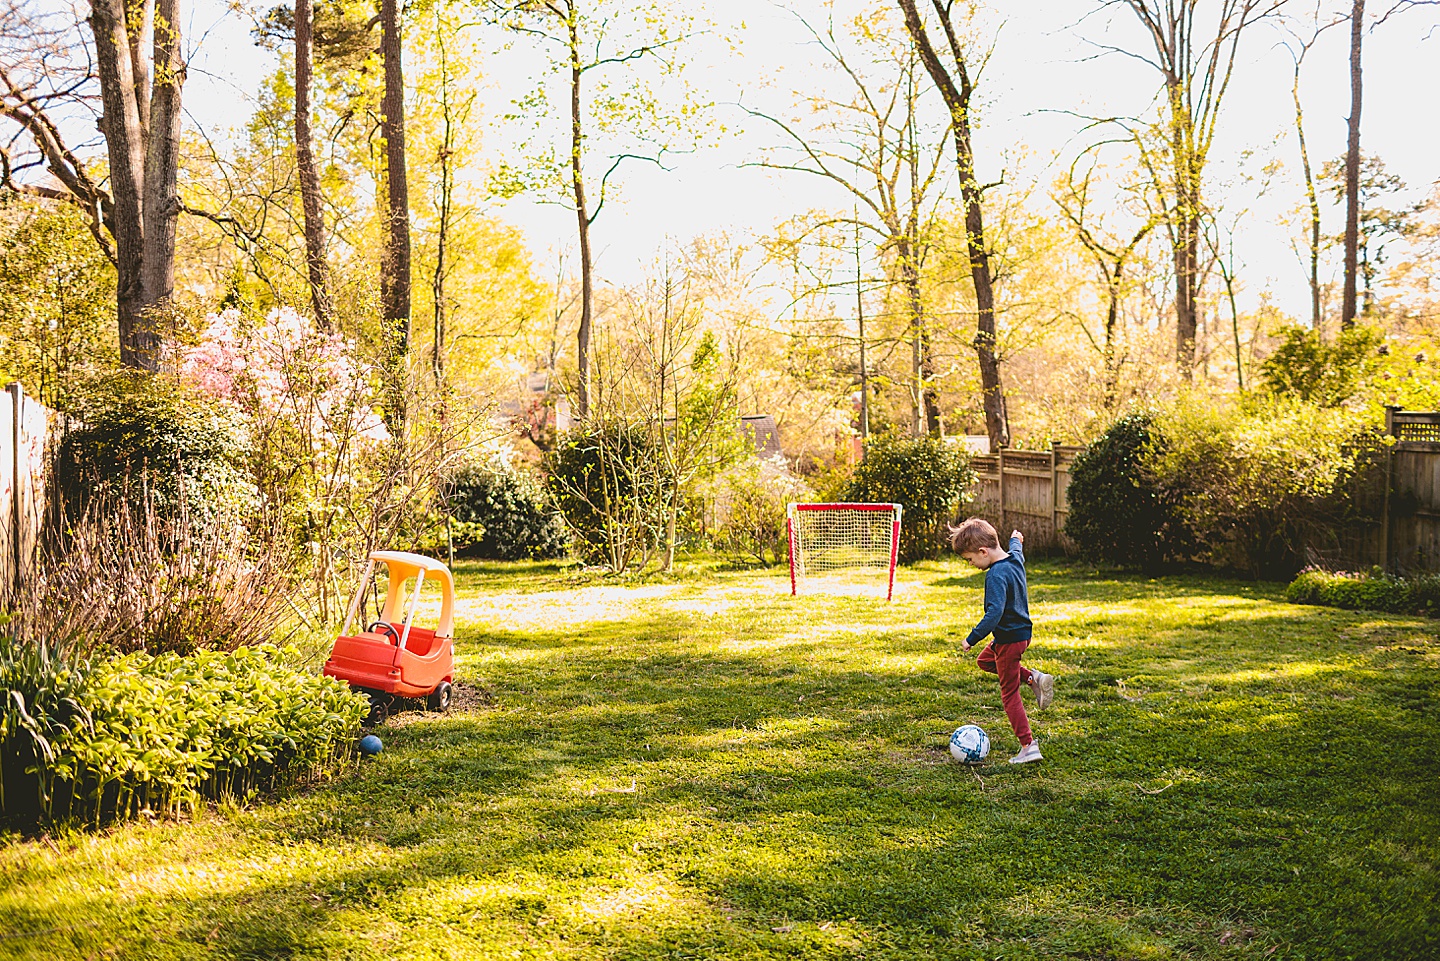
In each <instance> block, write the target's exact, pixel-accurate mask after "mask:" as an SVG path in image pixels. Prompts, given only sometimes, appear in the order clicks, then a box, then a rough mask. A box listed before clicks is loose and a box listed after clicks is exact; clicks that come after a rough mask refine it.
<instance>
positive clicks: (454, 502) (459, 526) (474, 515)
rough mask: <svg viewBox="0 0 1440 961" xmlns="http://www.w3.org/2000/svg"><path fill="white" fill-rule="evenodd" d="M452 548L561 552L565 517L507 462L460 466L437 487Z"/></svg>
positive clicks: (516, 555) (512, 556)
mask: <svg viewBox="0 0 1440 961" xmlns="http://www.w3.org/2000/svg"><path fill="white" fill-rule="evenodd" d="M441 496H442V498H443V503H444V510H446V511H447V512H448V513H449V515H450V519H451V522H450V536H451V539H452V542H453V543H454V545H455V553H456V554H459V555H462V556H465V557H483V558H486V559H489V560H499V561H516V560H528V559H532V558H551V557H563V556H564V555H565V552H566V547H567V545H566V541H567V535H566V531H565V523H564V521H563V520H561V518H560V514H559V512H558V511H556V510H555V508H554V507H553V506H551V505H550V504H549V503H548V501H547V499H546V496H545V491H544V489H543V488H542V487H541V486H540V485H539V484H537V483H536V482H535V481H534V480H532V479H531V478H530V477H529V475H527V474H524V473H521V472H520V471H518V470H516V469H515V468H514V467H512V466H511V465H510V464H509V463H506V462H503V461H496V462H494V463H491V464H487V465H483V466H470V467H465V468H462V469H461V470H459V471H457V472H456V473H454V474H452V475H451V476H450V477H449V478H448V479H447V480H446V482H445V484H444V485H443V487H442V491H441Z"/></svg>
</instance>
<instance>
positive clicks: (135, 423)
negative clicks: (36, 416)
mask: <svg viewBox="0 0 1440 961" xmlns="http://www.w3.org/2000/svg"><path fill="white" fill-rule="evenodd" d="M76 413H77V414H78V417H79V420H80V423H81V426H80V427H79V428H77V429H75V430H72V431H70V432H69V433H68V434H66V435H65V436H64V438H63V439H62V440H61V441H60V444H59V446H58V448H57V450H56V456H55V477H56V481H57V490H58V492H59V493H60V494H61V496H62V498H63V501H64V508H65V511H66V513H67V514H68V515H69V516H72V517H73V516H76V515H79V514H81V513H83V512H84V511H85V509H86V508H87V507H88V506H89V504H90V502H91V500H92V499H93V498H95V497H97V496H99V497H102V498H103V497H116V496H118V497H121V498H123V499H124V500H126V501H127V502H129V503H130V504H131V505H132V506H133V507H134V508H135V509H136V510H145V509H149V507H150V506H151V505H153V506H154V507H155V508H156V509H158V510H159V511H160V512H161V513H162V514H164V515H167V516H169V517H172V518H174V517H177V516H180V515H182V514H183V515H186V516H189V517H191V518H193V519H194V520H195V521H196V522H197V523H204V522H206V521H208V520H210V519H212V518H214V517H216V516H229V517H238V516H240V515H241V514H243V513H244V512H245V511H246V509H247V508H249V507H251V506H252V505H253V504H254V503H255V499H256V493H255V488H254V485H253V484H252V483H251V482H250V480H249V477H248V475H247V474H246V472H245V468H244V457H245V444H246V437H245V434H244V432H243V430H242V429H241V428H240V426H239V424H238V422H237V421H236V420H235V419H234V418H233V417H231V416H229V415H227V414H226V413H225V411H224V409H223V408H222V407H220V406H219V405H216V404H215V403H213V402H208V401H203V400H200V399H199V398H196V397H194V396H192V395H191V394H189V393H188V392H187V391H185V390H184V389H182V388H180V387H177V386H176V385H175V384H174V383H173V382H172V381H170V380H169V379H167V378H161V377H152V376H147V375H139V374H117V375H114V376H112V377H110V378H107V379H105V380H102V381H99V382H97V383H95V384H92V385H90V387H89V388H88V390H87V393H86V394H85V396H84V397H83V398H82V399H80V400H79V401H78V402H77V410H76Z"/></svg>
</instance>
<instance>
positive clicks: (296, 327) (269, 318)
mask: <svg viewBox="0 0 1440 961" xmlns="http://www.w3.org/2000/svg"><path fill="white" fill-rule="evenodd" d="M176 367H177V369H178V371H179V374H180V376H181V377H182V378H183V379H184V380H185V381H187V382H188V383H190V384H192V385H193V386H194V388H195V389H197V390H198V391H200V392H202V393H204V394H205V395H207V396H209V397H213V398H214V399H215V400H216V401H218V402H220V403H223V404H226V405H228V406H231V407H232V408H233V409H235V410H237V411H239V412H240V414H241V415H242V417H243V418H244V420H245V422H246V424H247V426H248V428H249V434H250V450H249V453H248V462H249V466H250V472H251V475H252V477H253V479H254V483H255V486H256V488H257V489H258V491H259V492H260V509H261V513H260V516H259V517H258V518H257V521H258V522H259V524H260V526H262V527H264V528H265V529H267V530H272V531H276V532H285V533H284V536H285V537H286V538H288V540H289V541H290V544H291V546H292V547H295V548H299V547H301V546H302V545H303V547H304V553H306V554H308V555H309V556H310V558H311V562H312V563H307V564H306V565H305V566H306V567H308V568H309V569H310V573H311V575H312V576H313V578H314V585H315V598H314V600H315V601H316V603H317V604H318V612H317V613H319V615H320V616H321V618H322V619H327V618H329V617H330V616H331V615H332V614H333V613H334V605H335V601H336V598H335V596H334V594H335V592H336V590H338V585H339V584H341V583H347V582H348V581H349V580H350V578H351V577H352V576H353V574H354V572H355V568H356V566H357V565H358V564H360V563H362V562H363V559H364V557H365V555H366V554H367V553H368V551H369V550H370V549H372V548H373V547H374V546H375V544H376V543H377V542H378V541H380V540H388V539H389V537H391V536H393V534H391V533H387V532H392V531H393V530H394V529H395V528H396V527H397V524H398V523H399V521H400V520H401V519H403V517H404V516H405V512H406V511H407V510H408V509H409V508H410V501H411V500H412V499H413V498H412V494H411V486H412V485H411V484H410V483H408V482H407V479H406V478H407V475H406V471H405V470H404V463H401V464H400V465H399V466H397V462H396V459H395V458H394V457H393V456H392V455H393V451H392V445H390V444H389V443H388V442H389V441H390V433H389V431H388V430H387V429H386V426H385V423H384V422H383V421H382V420H381V418H380V416H379V414H378V413H377V412H376V410H375V404H376V400H377V393H378V392H377V385H378V383H379V381H380V379H381V376H382V375H381V372H380V371H378V370H377V369H376V368H375V367H374V366H372V365H370V364H366V363H364V362H362V361H361V360H360V359H359V357H358V355H357V350H356V345H355V343H354V342H353V341H351V340H349V339H348V338H346V337H344V336H343V335H341V334H338V333H326V332H323V331H320V330H317V329H316V328H315V325H314V323H313V322H312V321H311V320H310V319H309V318H307V317H305V316H302V315H301V314H299V313H297V312H296V311H294V310H292V309H290V308H288V307H282V308H278V309H275V310H272V311H270V313H269V314H267V315H266V316H265V318H264V319H263V320H262V321H258V322H257V321H253V320H250V319H249V318H246V317H245V316H244V315H242V314H241V312H240V311H238V310H226V311H223V312H221V313H218V314H213V315H211V316H210V318H209V323H208V325H207V327H206V329H205V331H204V333H203V335H202V336H201V338H200V342H199V343H198V344H196V345H194V346H192V347H189V348H187V349H184V350H183V351H181V352H180V354H179V355H178V356H177V357H176Z"/></svg>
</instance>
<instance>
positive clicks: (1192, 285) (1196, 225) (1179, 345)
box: [1168, 77, 1200, 380]
mask: <svg viewBox="0 0 1440 961" xmlns="http://www.w3.org/2000/svg"><path fill="white" fill-rule="evenodd" d="M1168 88H1169V90H1168V93H1169V98H1170V158H1171V164H1172V166H1173V168H1174V171H1175V210H1174V218H1175V231H1174V234H1173V241H1174V249H1173V251H1172V254H1173V258H1174V264H1175V365H1176V367H1178V368H1179V370H1180V376H1181V377H1183V378H1185V379H1186V380H1191V379H1192V378H1193V377H1194V376H1195V335H1196V333H1197V331H1198V330H1199V327H1200V324H1199V319H1198V317H1197V316H1196V306H1197V301H1198V300H1199V296H1198V295H1199V289H1198V288H1199V286H1200V176H1199V171H1198V170H1197V169H1196V164H1197V162H1198V161H1197V158H1196V157H1195V143H1194V133H1195V131H1194V128H1193V126H1192V121H1191V119H1190V109H1189V107H1188V105H1187V104H1186V100H1185V95H1184V87H1183V84H1182V83H1181V82H1180V80H1179V78H1178V77H1172V79H1171V81H1170V83H1169V84H1168Z"/></svg>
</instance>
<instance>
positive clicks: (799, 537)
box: [786, 504, 901, 600]
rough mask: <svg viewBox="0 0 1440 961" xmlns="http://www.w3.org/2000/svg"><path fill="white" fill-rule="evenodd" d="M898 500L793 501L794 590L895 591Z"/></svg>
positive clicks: (788, 519)
mask: <svg viewBox="0 0 1440 961" xmlns="http://www.w3.org/2000/svg"><path fill="white" fill-rule="evenodd" d="M900 513H901V511H900V505H899V504H791V505H789V507H788V508H787V509H786V528H787V533H788V535H789V539H790V593H792V594H799V593H801V592H807V593H815V592H824V593H846V594H849V593H863V594H870V593H875V594H881V595H883V596H884V597H885V599H886V600H889V599H890V598H891V596H893V595H894V593H895V559H896V557H897V555H898V554H899V549H900Z"/></svg>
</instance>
